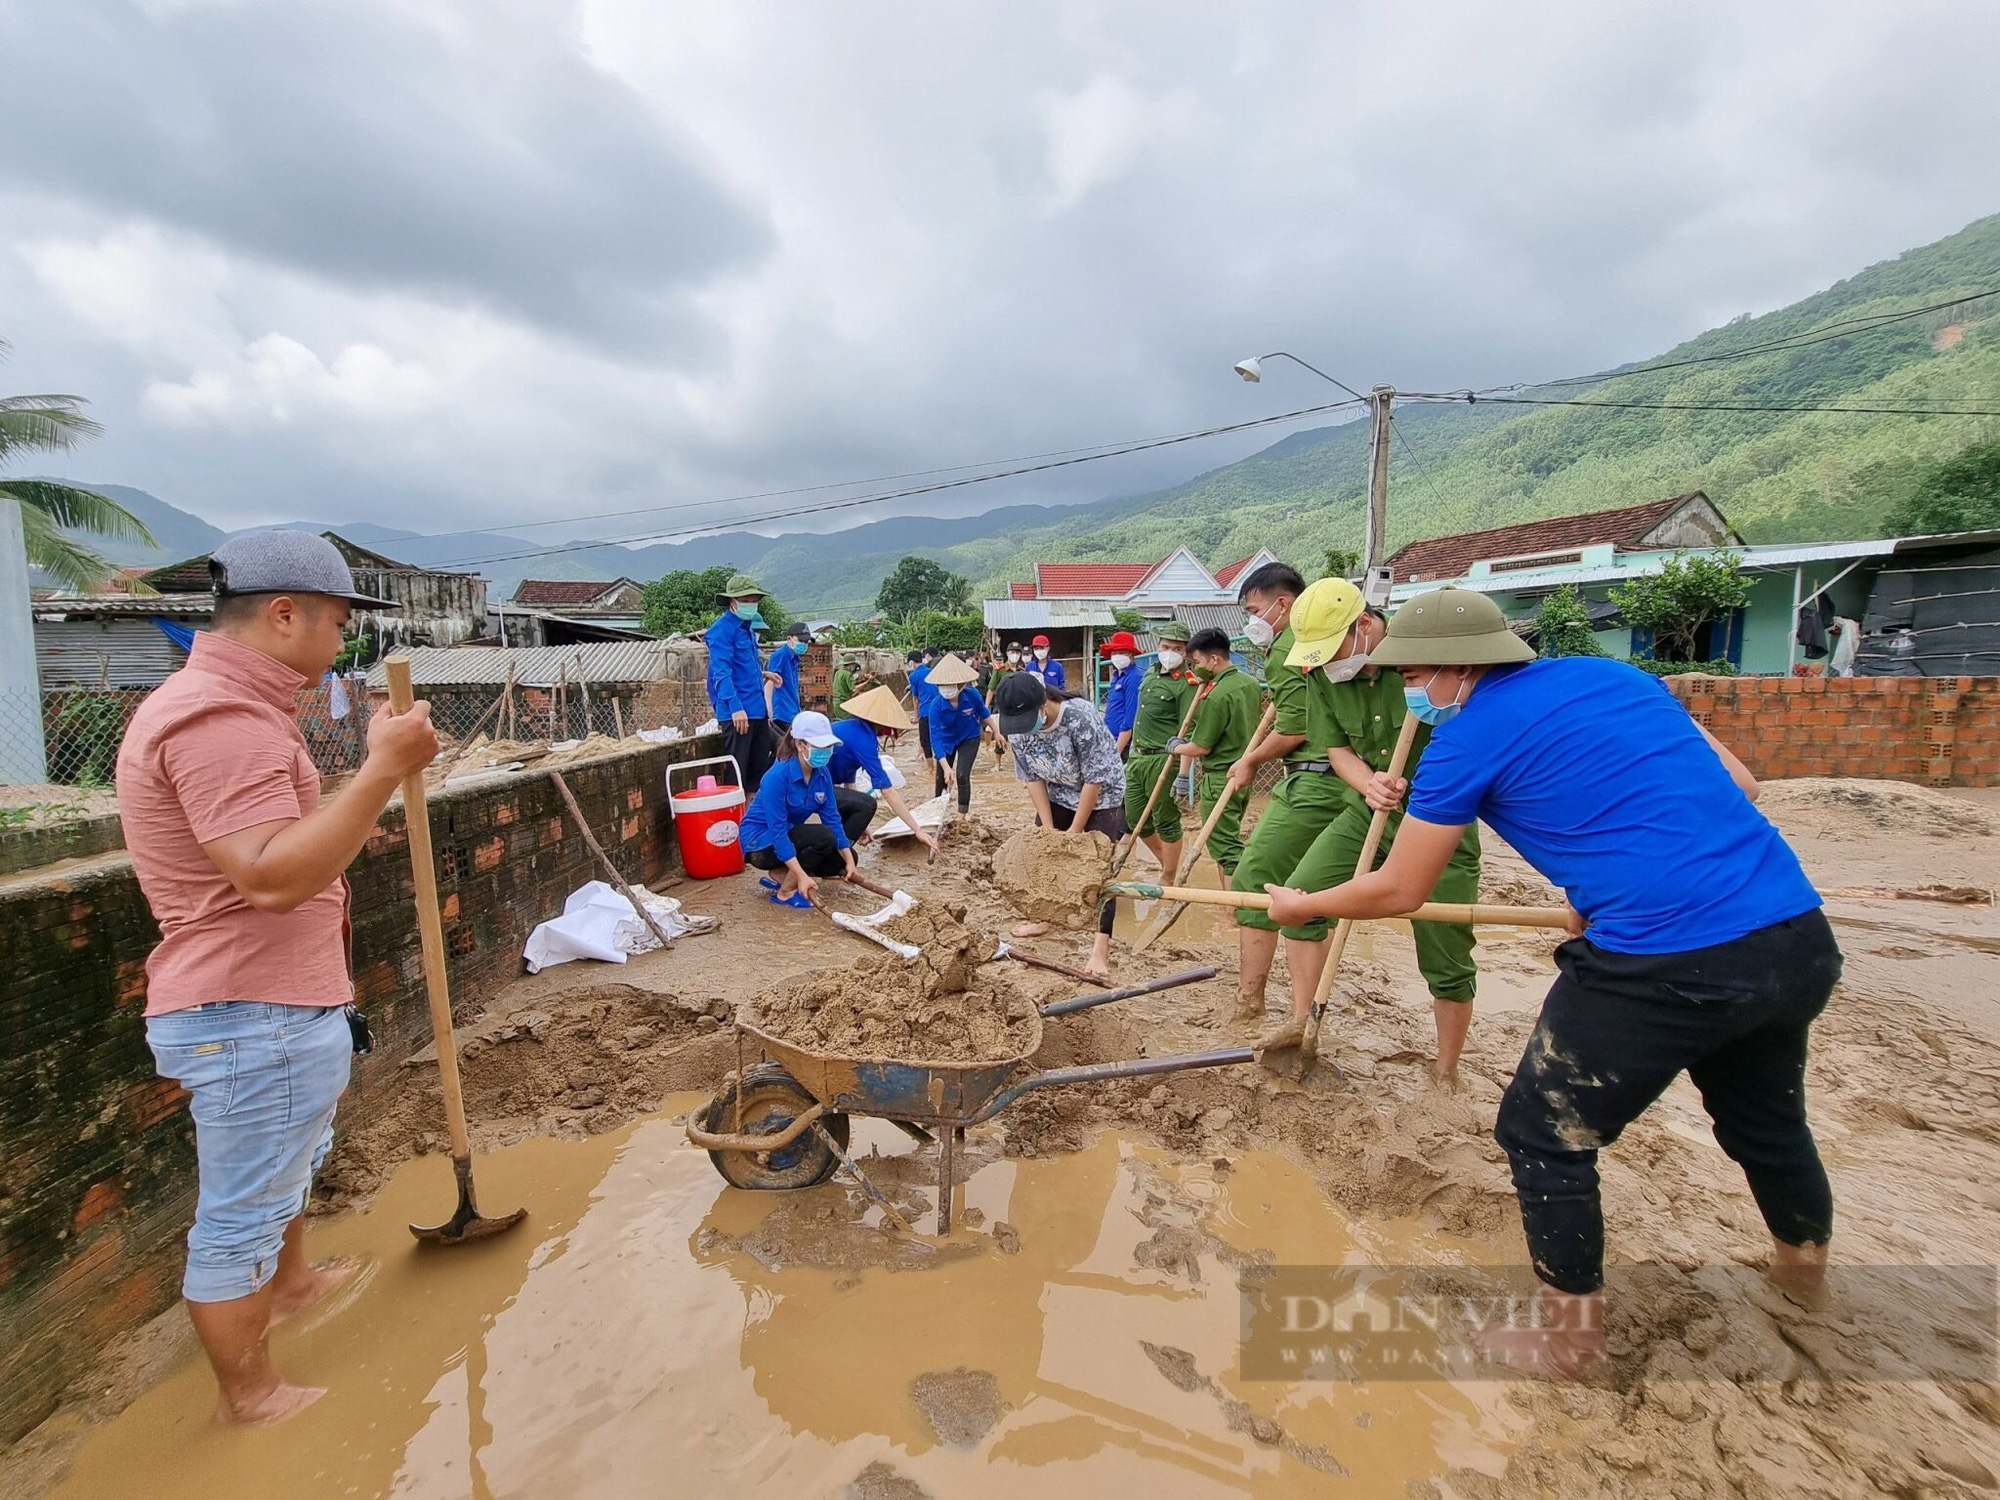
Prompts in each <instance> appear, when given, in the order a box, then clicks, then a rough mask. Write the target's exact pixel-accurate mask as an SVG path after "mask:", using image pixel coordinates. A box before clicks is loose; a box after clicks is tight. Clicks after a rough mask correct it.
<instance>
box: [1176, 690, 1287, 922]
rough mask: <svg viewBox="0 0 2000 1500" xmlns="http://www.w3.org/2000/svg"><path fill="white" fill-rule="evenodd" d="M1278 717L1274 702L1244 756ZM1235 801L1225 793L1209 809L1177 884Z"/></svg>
mask: <svg viewBox="0 0 2000 1500" xmlns="http://www.w3.org/2000/svg"><path fill="white" fill-rule="evenodd" d="M1277 717H1278V705H1277V703H1276V702H1272V703H1270V704H1268V705H1266V706H1265V709H1264V717H1263V718H1261V719H1259V720H1258V721H1257V731H1256V733H1254V734H1252V735H1251V736H1250V743H1249V744H1248V745H1246V746H1244V748H1243V753H1244V754H1246V755H1248V754H1249V753H1250V752H1251V751H1252V750H1255V749H1256V748H1257V747H1258V746H1259V745H1261V744H1263V743H1264V736H1266V735H1267V734H1269V733H1270V732H1271V725H1272V724H1273V723H1274V722H1275V721H1276V720H1277ZM1235 800H1236V793H1234V792H1228V793H1225V794H1224V795H1223V796H1220V797H1217V798H1216V799H1215V806H1214V807H1213V808H1211V809H1209V814H1208V817H1207V819H1206V820H1204V821H1203V823H1202V825H1201V832H1200V833H1198V834H1196V835H1195V836H1194V843H1193V844H1192V845H1191V846H1190V847H1189V849H1188V853H1187V857H1186V858H1185V859H1183V860H1182V861H1181V867H1180V869H1179V870H1177V871H1176V872H1175V873H1174V880H1175V882H1176V883H1179V882H1180V881H1183V880H1186V879H1187V877H1188V872H1189V871H1190V870H1192V869H1193V868H1194V862H1195V861H1196V860H1198V859H1200V858H1201V856H1202V854H1203V852H1204V851H1206V850H1207V848H1208V836H1209V835H1210V834H1211V833H1213V832H1215V825H1216V824H1218V823H1220V822H1221V821H1222V815H1223V813H1224V812H1225V811H1227V810H1228V807H1229V804H1230V803H1232V802H1234V801H1235Z"/></svg>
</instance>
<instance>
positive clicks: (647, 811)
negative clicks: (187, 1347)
mask: <svg viewBox="0 0 2000 1500" xmlns="http://www.w3.org/2000/svg"><path fill="white" fill-rule="evenodd" d="M717 749H718V745H717V742H716V741H715V740H714V739H712V738H711V739H697V740H688V741H685V742H682V743H677V744H673V745H658V746H651V745H649V746H645V747H643V748H641V749H637V750H632V751H626V752H621V753H619V754H616V755H612V756H607V757H604V758H601V759H598V760H594V761H584V762H579V763H577V764H576V765H574V766H571V767H566V768H564V772H563V774H564V778H565V779H566V780H567V781H568V782H569V784H570V787H571V789H572V790H573V791H574V792H575V793H576V796H577V800H578V802H579V803H581V804H582V807H583V810H584V813H585V815H586V816H587V817H588V818H589V819H590V821H591V825H592V828H593V830H594V831H595V832H596V833H597V836H598V838H599V839H600V840H601V841H602V842H603V844H604V846H605V848H606V849H607V850H608V851H609V852H610V854H611V856H612V858H613V859H614V860H615V861H616V862H617V863H618V866H619V869H620V870H621V871H622V872H623V873H624V874H625V875H626V877H627V878H629V879H634V880H638V879H653V878H657V877H659V876H660V875H662V874H664V873H666V872H667V871H668V870H670V869H671V868H673V867H674V866H676V865H677V863H678V860H677V857H676V856H675V853H674V848H673V836H672V824H671V820H670V818H669V816H668V813H667V807H666V795H665V789H664V782H665V778H666V769H667V767H668V765H669V764H671V763H673V762H675V761H680V760H691V759H695V758H697V757H700V756H703V755H713V754H715V753H717ZM431 826H432V837H433V841H434V843H435V846H436V851H437V860H438V890H439V895H440V899H441V900H442V902H443V905H444V931H445V947H446V950H447V952H448V953H449V955H450V961H451V980H452V996H453V999H454V1001H455V1003H456V1004H457V1005H458V1007H459V1008H460V1010H461V1013H463V1012H464V1011H466V1010H468V1009H471V1008H474V1007H476V1006H477V1005H479V1004H480V1003H481V1002H482V1001H483V1000H484V999H485V997H487V996H488V995H490V994H491V993H492V992H493V991H494V990H495V989H496V988H498V987H499V986H500V985H502V984H504V983H506V982H507V981H508V980H510V979H512V978H513V977H514V976H515V975H517V974H519V973H520V972H521V959H520V953H521V944H522V942H523V941H524V940H525V939H526V937H527V934H528V931H529V929H530V928H532V927H533V926H534V925H535V923H537V922H539V921H542V920H544V919H545V918H548V917H551V916H554V915H555V914H556V913H557V912H559V911H560V910H561V909H562V899H563V897H564V896H566V895H567V894H568V893H569V892H570V891H571V890H573V889H575V888H576V887H577V886H579V885H581V884H583V883H584V882H585V881H586V880H591V879H595V878H597V877H598V875H599V870H598V867H597V865H596V863H595V861H594V859H593V858H592V856H591V855H590V852H589V851H588V850H587V849H586V848H585V847H584V844H583V840H582V838H581V837H580V836H579V835H578V834H577V832H576V829H575V827H574V826H573V825H572V824H571V823H570V822H569V819H568V817H567V814H566V813H565V812H564V809H563V806H562V801H561V798H560V796H559V795H558V793H557V792H556V789H555V784H554V783H553V782H552V781H551V780H550V779H549V778H548V777H547V776H537V775H533V774H528V773H523V774H521V775H519V776H517V777H514V778H511V779H509V780H506V781H503V782H488V783H486V784H485V785H479V784H477V783H475V784H473V785H470V786H462V787H459V788H455V789H454V790H453V791H451V792H449V793H444V794H440V795H437V796H436V797H434V798H433V800H432V802H431ZM409 858H410V856H409V843H408V835H407V833H406V832H405V828H404V823H403V816H402V810H401V808H400V807H395V808H391V809H390V811H389V812H388V813H386V814H385V815H384V816H383V819H382V822H381V825H380V826H379V827H378V828H377V830H376V833H375V835H374V837H372V838H371V839H370V840H369V841H368V845H367V847H366V848H365V849H364V850H363V851H362V854H361V857H360V858H359V859H357V860H356V861H355V863H354V866H353V868H352V869H351V870H350V872H349V876H350V879H351V880H352V882H353V887H354V927H355V970H356V973H355V983H356V990H357V992H358V995H359V997H360V1000H361V1004H362V1006H363V1008H364V1009H366V1010H367V1011H368V1013H369V1016H370V1018H371V1019H372V1020H373V1022H374V1024H375V1030H376V1038H377V1046H376V1050H375V1053H374V1055H373V1056H371V1057H369V1058H366V1059H356V1070H355V1082H354V1087H353V1089H352V1090H351V1091H350V1092H349V1094H348V1097H347V1101H346V1103H345V1105H344V1109H343V1116H344V1119H345V1120H346V1122H347V1123H349V1124H354V1123H358V1122H359V1121H360V1120H361V1119H364V1118H365V1117H366V1114H367V1111H368V1108H369V1104H370V1102H371V1100H373V1099H380V1098H382V1097H384V1094H385V1091H386V1090H387V1089H389V1088H392V1087H394V1085H393V1083H392V1082H391V1079H392V1075H393V1074H394V1073H395V1071H396V1069H397V1068H398V1067H399V1066H400V1065H401V1063H402V1061H403V1059H404V1058H406V1057H408V1056H409V1055H410V1053H411V1052H412V1051H414V1050H415V1049H416V1048H417V1047H418V1046H420V1045H422V1044H423V1043H424V1042H425V1041H427V1040H428V1037H429V1024H428V1019H427V1011H426V1006H425V999H424V986H423V972H422V967H421V959H420V956H419V948H418V940H417V929H416V920H415V915H414V908H413V906H412V904H411V903H412V881H411V876H410V863H409ZM157 938H158V930H157V929H156V928H155V927H154V925H153V921H152V918H151V916H150V915H149V914H148V912H147V910H146V905H145V902H144V901H143V899H142V898H141V897H140V894H139V889H138V884H137V882H136V881H135V880H134V878H133V875H132V867H131V864H130V862H129V861H128V860H126V859H125V858H123V857H122V856H119V855H106V856H104V857H103V858H101V859H99V860H97V861H95V862H93V863H92V864H91V865H89V866H86V867H84V868H83V869H81V870H78V871H71V872H66V873H64V874H63V875H60V876H45V877H42V878H36V876H35V875H34V874H33V872H30V873H28V874H25V875H17V876H13V877H10V878H8V879H6V880H0V949H4V951H5V952H6V954H7V957H8V975H7V979H8V983H7V985H6V986H5V988H4V990H0V1330H4V1332H0V1441H11V1440H12V1439H14V1438H15V1437H18V1436H19V1435H20V1434H21V1433H22V1432H24V1431H25V1430H27V1428H29V1427H31V1426H32V1425H34V1423H36V1422H38V1421H39V1420H41V1418H42V1417H43V1416H45V1415H46V1414H47V1413H48V1411H49V1410H50V1409H51V1408H52V1407H53V1405H54V1404H55V1401H56V1399H57V1397H58V1396H59V1395H60V1393H61V1391H62V1390H63V1388H64V1387H65V1386H66V1385H67V1384H68V1383H69V1382H70V1381H71V1380H73V1379H74V1378H75V1377H76V1375H77V1374H78V1373H79V1372H80V1371H81V1370H82V1369H83V1368H85V1367H86V1366H87V1365H88V1363H89V1361H90V1360H91V1358H92V1357H93V1355H94V1354H95V1353H96V1351H97V1350H98V1349H100V1348H101V1347H102V1346H103V1345H104V1344H105V1342H106V1341H107V1340H109V1339H110V1338H112V1337H113V1336H115V1335H116V1334H118V1333H120V1332H122V1331H124V1330H125V1329H128V1328H130V1327H132V1326H134V1325H135V1324H137V1323H139V1322H140V1321H142V1320H144V1319H145V1318H147V1317H150V1316H151V1315H153V1314H154V1313H157V1312H158V1311H160V1310H161V1309H162V1308H164V1307H166V1306H167V1305H168V1304H170V1303H171V1302H172V1301H173V1299H174V1298H175V1297H176V1296H177V1295H178V1291H179V1280H180V1263H181V1254H182V1243H183V1239H184V1236H185V1235H186V1232H187V1226H188V1222H189V1219H190V1218H191V1217H192V1214H193V1207H194V1187H195V1176H194V1150H193V1139H194V1137H193V1130H192V1127H191V1125H190V1123H189V1121H188V1118H187V1110H186V1107H185V1096H184V1095H183V1094H182V1093H181V1092H180V1090H179V1089H178V1088H176V1087H175V1086H174V1085H172V1084H170V1083H167V1082H165V1081H164V1080H161V1079H159V1078H157V1077H156V1076H155V1075H154V1072H153V1064H152V1057H151V1054H150V1053H148V1051H147V1050H146V1044H145V1035H144V1027H143V1024H142V1021H141V1012H142V1010H143V1008H144V1005H145V995H146V975H145V959H146V954H147V953H148V951H150V949H151V948H152V946H153V944H154V942H155V941H157Z"/></svg>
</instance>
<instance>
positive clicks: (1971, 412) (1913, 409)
mask: <svg viewBox="0 0 2000 1500" xmlns="http://www.w3.org/2000/svg"><path fill="white" fill-rule="evenodd" d="M1418 399H1422V400H1427V401H1430V400H1435V401H1465V402H1469V403H1472V404H1479V403H1490V404H1492V405H1494V406H1601V407H1613V408H1618V409H1622V410H1627V411H1753V412H1754V411H1770V412H1853V413H1858V414H1861V415H1866V416H1877V417H2000V410H1987V409H1985V408H1980V407H1973V408H1970V409H1968V408H1963V407H1943V406H1772V405H1748V404H1737V405H1733V406H1724V405H1720V404H1716V403H1711V402H1705V401H1590V400H1585V399H1583V398H1581V397H1575V396H1570V397H1554V396H1542V397H1536V396H1481V395H1478V394H1476V393H1473V392H1467V393H1466V394H1464V395H1457V396H1426V397H1422V398H1418Z"/></svg>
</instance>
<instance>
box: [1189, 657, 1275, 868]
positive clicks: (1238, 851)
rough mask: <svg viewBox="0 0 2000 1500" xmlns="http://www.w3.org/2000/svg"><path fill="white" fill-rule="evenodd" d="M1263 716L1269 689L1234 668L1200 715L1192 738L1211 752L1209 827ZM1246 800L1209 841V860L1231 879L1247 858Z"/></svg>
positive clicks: (1206, 778)
mask: <svg viewBox="0 0 2000 1500" xmlns="http://www.w3.org/2000/svg"><path fill="white" fill-rule="evenodd" d="M1263 716H1264V689H1263V687H1262V685H1261V684H1259V683H1258V681H1257V679H1256V678H1254V677H1252V676H1251V675H1250V674H1249V673H1247V672H1244V671H1242V670H1241V669H1239V668H1237V667H1233V666H1232V667H1230V668H1229V669H1228V670H1227V671H1225V672H1223V673H1221V674H1220V675H1219V676H1218V677H1217V678H1216V679H1215V686H1214V687H1212V688H1210V689H1209V691H1208V698H1207V699H1206V701H1204V702H1203V703H1202V705H1201V711H1200V712H1199V713H1197V714H1196V715H1195V716H1194V728H1193V730H1192V731H1190V732H1189V735H1188V738H1189V739H1191V740H1193V741H1194V742H1195V743H1196V744H1197V745H1205V746H1206V747H1207V748H1208V754H1206V755H1204V756H1203V757H1202V762H1201V765H1202V771H1201V785H1200V787H1199V788H1198V791H1199V793H1200V798H1201V816H1202V821H1203V822H1207V821H1208V818H1209V816H1210V815H1211V814H1212V813H1213V812H1214V811H1215V804H1216V803H1217V801H1219V800H1220V799H1221V798H1222V796H1223V794H1224V793H1225V792H1226V791H1227V790H1228V788H1227V786H1226V785H1225V783H1226V781H1227V779H1228V776H1229V768H1230V767H1231V766H1233V765H1235V764H1236V760H1237V757H1238V756H1240V755H1242V753H1243V752H1244V751H1245V750H1247V749H1249V748H1250V736H1251V735H1253V734H1255V733H1256V732H1257V721H1258V720H1259V719H1261V718H1262V717H1263ZM1245 800H1246V799H1244V798H1242V797H1232V798H1230V799H1229V806H1228V807H1227V808H1226V809H1224V811H1223V814H1222V816H1221V817H1220V818H1219V819H1217V820H1216V824H1215V829H1214V831H1213V832H1211V833H1210V834H1209V836H1208V857H1209V858H1210V859H1212V860H1214V861H1215V864H1216V868H1217V869H1219V870H1221V871H1222V873H1223V874H1224V875H1225V876H1228V877H1230V878H1231V879H1234V878H1235V875H1236V862H1237V861H1238V860H1240V859H1241V858H1242V857H1243V803H1244V801H1245Z"/></svg>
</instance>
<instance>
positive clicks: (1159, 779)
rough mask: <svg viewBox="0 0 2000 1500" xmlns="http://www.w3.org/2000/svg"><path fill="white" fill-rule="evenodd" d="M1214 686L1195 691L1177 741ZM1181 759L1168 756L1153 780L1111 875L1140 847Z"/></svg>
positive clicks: (1207, 685) (1211, 682)
mask: <svg viewBox="0 0 2000 1500" xmlns="http://www.w3.org/2000/svg"><path fill="white" fill-rule="evenodd" d="M1214 686H1215V683H1214V682H1213V681H1209V682H1204V683H1203V684H1202V685H1201V686H1200V687H1199V688H1197V689H1195V695H1194V698H1193V700H1192V701H1191V702H1189V704H1188V707H1187V712H1186V713H1185V714H1183V715H1181V728H1180V733H1179V734H1178V735H1176V736H1175V738H1176V739H1186V738H1187V732H1188V729H1189V727H1190V726H1192V725H1193V723H1194V716H1195V714H1196V713H1197V712H1198V711H1199V710H1200V708H1201V704H1202V700H1203V699H1204V698H1206V697H1207V696H1208V690H1209V689H1210V688H1212V687H1214ZM1179 759H1180V757H1179V756H1178V755H1171V754H1170V755H1168V756H1167V757H1166V762H1165V764H1163V765H1162V766H1161V767H1160V774H1159V775H1158V776H1156V777H1154V778H1153V792H1152V795H1151V796H1149V797H1148V798H1147V799H1146V805H1145V806H1144V807H1143V808H1141V809H1140V811H1139V821H1138V822H1136V823H1134V824H1133V825H1132V826H1131V827H1130V828H1129V829H1127V830H1126V833H1125V847H1124V848H1122V849H1120V850H1119V851H1118V857H1117V858H1116V859H1114V860H1112V861H1111V873H1112V874H1113V875H1116V874H1117V873H1118V872H1119V871H1120V870H1122V869H1124V868H1125V861H1126V860H1128V859H1130V858H1131V857H1132V851H1133V850H1134V849H1135V848H1137V847H1138V844H1139V830H1140V829H1141V828H1144V827H1145V826H1146V820H1147V819H1148V818H1150V817H1152V815H1153V805H1154V804H1155V803H1157V802H1158V801H1159V800H1160V793H1161V791H1163V790H1164V789H1165V787H1166V784H1167V783H1168V782H1169V781H1171V780H1173V778H1174V762H1175V761H1177V760H1179Z"/></svg>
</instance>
